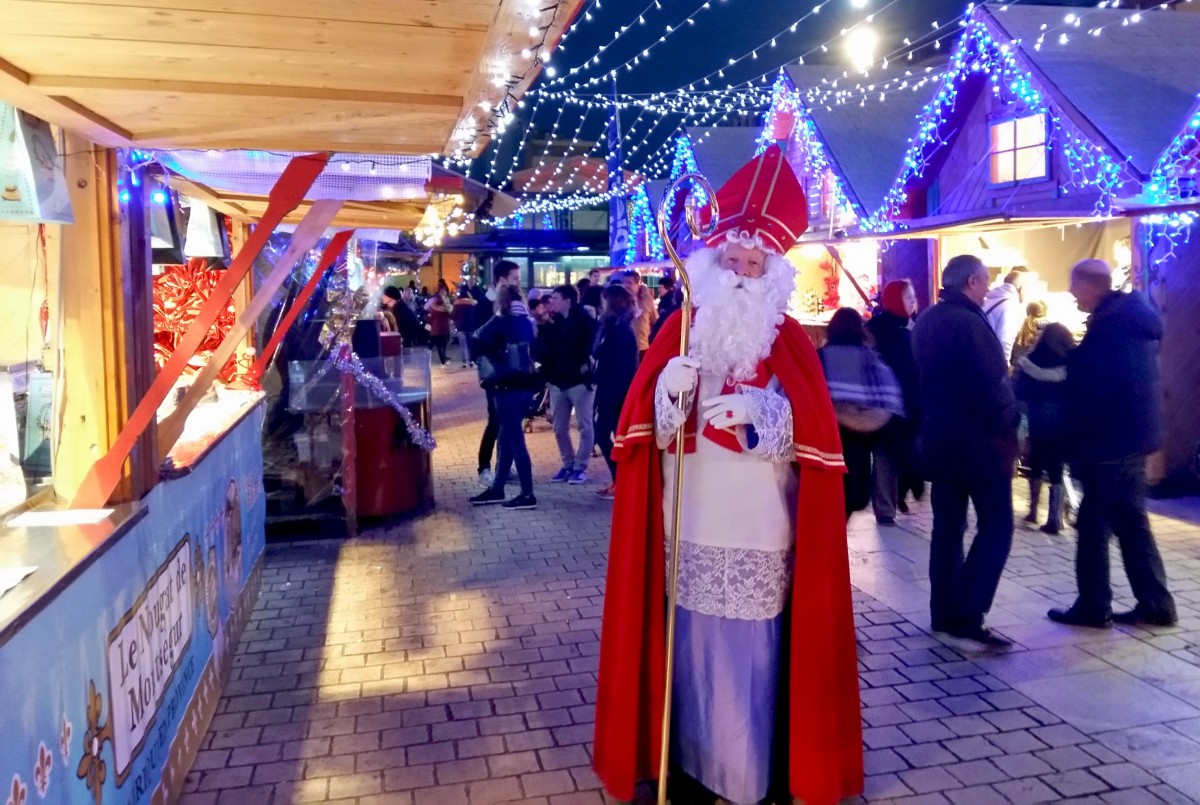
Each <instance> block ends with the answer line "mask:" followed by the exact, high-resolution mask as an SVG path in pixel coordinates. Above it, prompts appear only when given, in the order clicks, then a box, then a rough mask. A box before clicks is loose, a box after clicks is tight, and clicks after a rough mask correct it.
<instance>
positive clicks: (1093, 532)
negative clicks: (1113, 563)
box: [1074, 456, 1175, 616]
mask: <svg viewBox="0 0 1200 805" xmlns="http://www.w3.org/2000/svg"><path fill="white" fill-rule="evenodd" d="M1074 471H1075V475H1074V477H1076V478H1078V479H1079V481H1080V482H1081V483H1082V484H1083V501H1082V502H1081V503H1080V504H1079V520H1078V523H1077V524H1076V528H1078V529H1079V542H1078V545H1077V546H1076V553H1075V577H1076V580H1077V581H1078V583H1079V601H1078V603H1077V604H1076V606H1078V607H1079V608H1080V610H1081V611H1084V612H1087V613H1089V614H1090V613H1096V614H1100V615H1106V614H1108V613H1109V612H1111V611H1112V587H1111V586H1110V585H1109V580H1108V541H1109V537H1110V536H1111V535H1113V534H1116V535H1117V543H1118V545H1119V546H1120V548H1121V560H1122V562H1123V563H1124V565H1125V575H1126V576H1128V577H1129V586H1131V587H1132V588H1133V595H1134V598H1136V599H1137V602H1138V606H1139V607H1140V608H1141V609H1142V610H1143V611H1145V612H1148V613H1152V614H1156V615H1170V616H1174V615H1175V599H1173V598H1172V597H1171V593H1170V591H1169V590H1167V574H1166V571H1165V570H1164V569H1163V562H1162V557H1161V556H1159V553H1158V546H1157V545H1156V544H1155V542H1154V534H1152V533H1151V532H1150V519H1149V518H1148V517H1147V516H1146V458H1145V456H1135V457H1133V458H1129V459H1125V460H1122V461H1115V462H1106V463H1103V464H1081V465H1079V466H1076V467H1074Z"/></svg>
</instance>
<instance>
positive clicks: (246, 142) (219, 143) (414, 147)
mask: <svg viewBox="0 0 1200 805" xmlns="http://www.w3.org/2000/svg"><path fill="white" fill-rule="evenodd" d="M297 135H301V136H302V135H303V132H296V133H293V134H292V135H291V136H288V137H283V138H280V139H274V138H271V139H265V140H259V139H255V138H253V137H236V138H232V139H227V140H226V139H214V140H211V141H207V142H205V143H203V144H200V143H190V144H182V143H177V142H174V141H172V140H161V139H155V140H150V139H146V138H141V137H139V138H137V139H136V141H135V142H136V144H137V145H142V146H146V147H148V148H200V147H203V148H216V149H218V150H221V151H228V150H237V149H243V148H252V149H255V150H258V151H297V152H312V151H337V152H341V153H350V154H406V155H413V154H432V153H439V154H440V153H441V152H442V145H441V144H440V143H437V144H435V143H433V142H414V143H394V142H392V143H380V142H358V141H357V140H345V139H342V140H337V139H334V138H333V137H320V136H312V137H304V138H303V139H298V138H297Z"/></svg>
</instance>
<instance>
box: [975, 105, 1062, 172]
mask: <svg viewBox="0 0 1200 805" xmlns="http://www.w3.org/2000/svg"><path fill="white" fill-rule="evenodd" d="M989 133H990V139H991V149H990V151H991V178H990V181H991V183H992V184H1013V183H1015V182H1028V181H1032V180H1035V179H1045V178H1046V176H1047V173H1048V168H1047V162H1046V115H1045V113H1039V114H1036V115H1028V116H1026V117H1017V118H1009V119H1008V120H1000V121H997V122H995V123H992V124H991V126H990V127H989Z"/></svg>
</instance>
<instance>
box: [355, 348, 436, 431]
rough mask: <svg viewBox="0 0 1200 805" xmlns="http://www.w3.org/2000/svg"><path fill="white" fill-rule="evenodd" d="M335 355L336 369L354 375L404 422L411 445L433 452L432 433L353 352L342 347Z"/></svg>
mask: <svg viewBox="0 0 1200 805" xmlns="http://www.w3.org/2000/svg"><path fill="white" fill-rule="evenodd" d="M335 354H336V355H337V357H336V358H335V361H336V363H337V367H338V369H340V370H341V371H343V372H349V373H350V374H352V375H354V379H355V380H356V381H358V382H359V383H361V384H362V385H363V386H365V387H366V388H367V389H368V390H370V392H371V393H372V394H374V395H375V396H376V397H378V398H379V399H381V400H383V401H384V402H386V403H387V404H388V405H390V406H392V408H394V409H396V413H398V414H399V415H400V418H401V419H402V420H404V427H405V428H407V429H408V437H409V438H410V439H412V443H413V444H415V445H416V446H417V447H419V448H421V449H422V450H424V451H425V452H426V453H431V452H433V450H434V448H435V447H437V439H435V438H434V437H433V434H432V433H430V432H429V431H427V430H425V429H424V428H422V427H421V426H420V424H419V423H418V422H417V420H416V419H415V418H413V415H412V413H411V412H410V411H409V410H408V406H407V405H405V404H404V403H402V402H400V399H399V398H398V397H397V396H396V395H395V394H393V393H392V391H391V389H389V388H388V387H387V385H385V384H384V382H383V381H382V380H380V379H379V378H378V377H376V376H375V375H373V374H371V373H370V372H368V371H367V370H366V367H364V366H363V365H362V359H360V358H359V357H358V356H357V355H355V354H354V350H352V349H349V348H348V347H346V346H343V348H341V349H338V350H336V352H335Z"/></svg>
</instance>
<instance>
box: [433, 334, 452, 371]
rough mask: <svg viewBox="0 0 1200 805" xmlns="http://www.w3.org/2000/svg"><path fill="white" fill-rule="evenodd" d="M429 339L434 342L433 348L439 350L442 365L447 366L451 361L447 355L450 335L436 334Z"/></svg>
mask: <svg viewBox="0 0 1200 805" xmlns="http://www.w3.org/2000/svg"><path fill="white" fill-rule="evenodd" d="M429 340H430V341H431V342H433V348H434V349H436V350H437V354H438V360H440V361H441V362H442V366H445V365H446V364H447V363H449V362H450V359H449V358H447V357H446V345H447V344H449V343H450V336H448V335H435V336H430V339H429Z"/></svg>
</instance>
